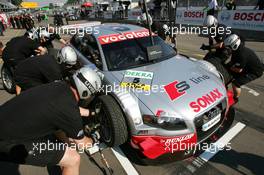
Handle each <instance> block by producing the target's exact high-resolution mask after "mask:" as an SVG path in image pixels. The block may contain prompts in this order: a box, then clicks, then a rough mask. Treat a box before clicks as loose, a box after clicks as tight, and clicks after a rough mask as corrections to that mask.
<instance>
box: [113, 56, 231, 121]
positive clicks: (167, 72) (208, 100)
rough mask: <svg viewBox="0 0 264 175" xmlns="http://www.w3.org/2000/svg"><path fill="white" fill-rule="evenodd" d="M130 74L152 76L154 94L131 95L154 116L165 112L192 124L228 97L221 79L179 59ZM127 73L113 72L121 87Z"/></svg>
mask: <svg viewBox="0 0 264 175" xmlns="http://www.w3.org/2000/svg"><path fill="white" fill-rule="evenodd" d="M129 70H130V71H144V72H152V73H153V78H152V84H151V87H152V90H150V91H143V90H136V91H132V92H130V93H134V94H135V95H136V96H137V97H138V99H139V100H140V101H141V102H142V103H143V104H144V105H146V106H147V108H149V109H150V111H152V113H153V114H157V113H160V112H161V111H163V112H166V113H167V114H169V115H170V116H175V115H177V116H180V117H184V118H185V119H190V120H192V119H193V118H194V117H195V116H198V115H201V113H204V112H205V111H206V110H208V109H209V108H211V107H212V106H215V105H216V104H217V103H219V102H220V101H222V100H223V99H224V98H225V97H226V89H225V86H224V84H223V83H222V81H221V80H220V78H219V77H217V76H216V75H214V74H212V73H211V72H209V71H207V70H205V69H204V68H202V67H201V66H200V65H199V64H197V62H195V61H191V60H189V59H187V58H186V57H183V56H180V55H177V56H175V57H173V58H171V59H168V60H165V61H162V62H158V63H156V64H151V65H147V66H143V67H138V68H134V69H129ZM126 71H127V70H124V71H115V72H112V74H113V76H114V77H115V78H116V79H117V80H118V83H121V82H123V81H124V75H125V72H126Z"/></svg>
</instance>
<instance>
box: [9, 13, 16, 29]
mask: <svg viewBox="0 0 264 175" xmlns="http://www.w3.org/2000/svg"><path fill="white" fill-rule="evenodd" d="M9 20H10V23H11V25H12V27H13V29H14V28H16V24H15V20H14V17H13V16H10V18H9Z"/></svg>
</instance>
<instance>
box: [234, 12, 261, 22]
mask: <svg viewBox="0 0 264 175" xmlns="http://www.w3.org/2000/svg"><path fill="white" fill-rule="evenodd" d="M234 20H235V21H261V22H262V21H264V12H259V13H253V12H251V13H246V12H243V13H241V12H236V13H235V14H234Z"/></svg>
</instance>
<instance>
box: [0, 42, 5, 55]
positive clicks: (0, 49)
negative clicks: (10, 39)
mask: <svg viewBox="0 0 264 175" xmlns="http://www.w3.org/2000/svg"><path fill="white" fill-rule="evenodd" d="M3 50H4V44H3V43H2V41H0V58H2V55H3Z"/></svg>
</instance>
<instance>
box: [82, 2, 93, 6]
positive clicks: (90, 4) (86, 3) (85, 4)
mask: <svg viewBox="0 0 264 175" xmlns="http://www.w3.org/2000/svg"><path fill="white" fill-rule="evenodd" d="M82 7H93V4H92V3H91V2H85V3H83V4H82Z"/></svg>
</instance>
